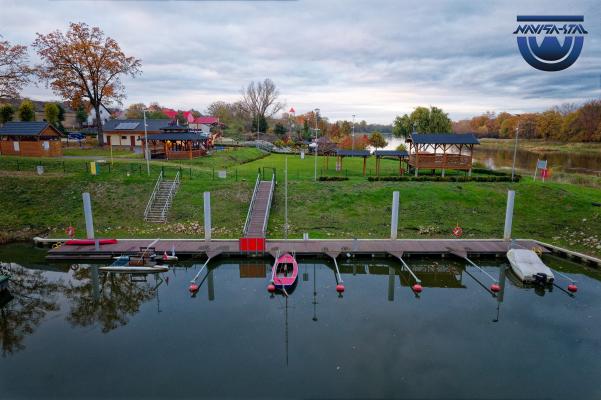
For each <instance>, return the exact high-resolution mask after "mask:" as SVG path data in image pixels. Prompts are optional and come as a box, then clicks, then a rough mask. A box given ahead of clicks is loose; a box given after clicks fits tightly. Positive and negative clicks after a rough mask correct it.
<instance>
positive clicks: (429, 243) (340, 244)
mask: <svg viewBox="0 0 601 400" xmlns="http://www.w3.org/2000/svg"><path fill="white" fill-rule="evenodd" d="M153 241H154V240H153V239H122V240H119V241H118V243H116V244H107V245H101V246H99V249H98V250H96V249H95V247H94V246H61V247H58V248H53V249H51V250H50V251H49V252H48V255H47V256H46V258H47V259H49V260H75V259H77V260H81V259H84V260H85V259H88V260H107V259H110V258H112V257H114V256H118V255H122V254H128V255H129V254H135V253H136V252H138V251H139V249H140V247H143V246H148V245H149V244H151V243H152V242H153ZM516 243H517V245H518V246H520V247H523V248H528V249H530V248H533V247H535V246H539V244H538V243H537V242H536V241H534V240H517V241H516ZM153 246H154V247H155V248H156V251H157V252H160V253H162V252H164V251H167V252H170V251H171V250H172V249H175V252H176V254H177V255H178V256H184V257H203V256H206V257H211V258H214V257H216V256H219V255H227V256H272V257H275V256H276V255H277V254H278V253H280V254H281V253H284V252H295V253H296V254H297V255H299V256H303V255H304V256H329V257H338V256H339V255H340V254H345V255H346V254H351V255H372V254H373V255H390V256H394V257H400V256H403V255H407V254H410V255H413V254H415V255H425V254H452V255H457V256H459V257H464V256H466V255H483V254H484V255H486V254H488V255H505V253H506V252H507V250H508V249H509V246H510V242H508V241H504V240H501V239H481V240H477V239H473V240H472V239H399V240H378V239H375V240H374V239H337V240H320V239H311V240H302V239H299V240H282V239H272V240H267V241H266V245H265V249H266V251H265V252H241V251H240V247H239V242H238V240H210V241H205V240H195V239H164V240H160V241H158V242H157V243H155V244H154V245H153ZM543 251H545V252H546V251H548V250H547V249H546V248H543Z"/></svg>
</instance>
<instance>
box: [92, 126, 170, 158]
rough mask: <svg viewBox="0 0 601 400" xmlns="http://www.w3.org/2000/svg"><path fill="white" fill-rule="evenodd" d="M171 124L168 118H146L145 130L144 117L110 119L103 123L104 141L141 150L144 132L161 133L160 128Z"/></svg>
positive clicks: (110, 144)
mask: <svg viewBox="0 0 601 400" xmlns="http://www.w3.org/2000/svg"><path fill="white" fill-rule="evenodd" d="M170 124H172V121H171V120H169V119H166V118H165V119H147V120H146V132H145V131H144V119H123V120H121V119H112V120H109V121H107V122H106V123H105V124H104V127H103V128H102V130H103V135H104V143H105V144H106V145H107V146H119V147H129V149H130V150H131V151H134V150H136V149H138V150H139V151H141V149H142V144H143V139H144V134H145V133H147V134H149V135H151V134H158V133H161V128H165V127H167V126H169V125H170Z"/></svg>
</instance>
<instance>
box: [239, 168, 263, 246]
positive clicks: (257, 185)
mask: <svg viewBox="0 0 601 400" xmlns="http://www.w3.org/2000/svg"><path fill="white" fill-rule="evenodd" d="M260 183H261V173H258V174H257V181H256V182H255V190H254V191H253V197H252V199H251V200H250V205H249V206H248V213H247V214H246V222H245V223H244V230H243V231H242V233H243V235H244V236H246V232H247V231H248V224H249V223H250V214H251V213H252V209H253V207H254V206H255V198H256V197H257V191H258V190H259V184H260Z"/></svg>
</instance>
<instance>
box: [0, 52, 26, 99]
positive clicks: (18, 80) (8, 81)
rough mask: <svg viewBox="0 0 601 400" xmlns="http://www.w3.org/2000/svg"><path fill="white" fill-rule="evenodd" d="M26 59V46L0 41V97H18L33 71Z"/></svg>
mask: <svg viewBox="0 0 601 400" xmlns="http://www.w3.org/2000/svg"><path fill="white" fill-rule="evenodd" d="M27 61H28V57H27V46H21V45H18V44H16V45H14V46H13V45H11V44H10V43H9V42H8V41H0V98H18V97H19V92H20V91H21V89H22V88H23V86H25V85H26V84H27V83H29V81H30V77H31V74H32V72H33V69H32V68H30V67H29V66H28V65H27Z"/></svg>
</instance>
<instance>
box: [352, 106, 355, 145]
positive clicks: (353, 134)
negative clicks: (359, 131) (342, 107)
mask: <svg viewBox="0 0 601 400" xmlns="http://www.w3.org/2000/svg"><path fill="white" fill-rule="evenodd" d="M352 136H353V151H354V150H355V114H353V133H352Z"/></svg>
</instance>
